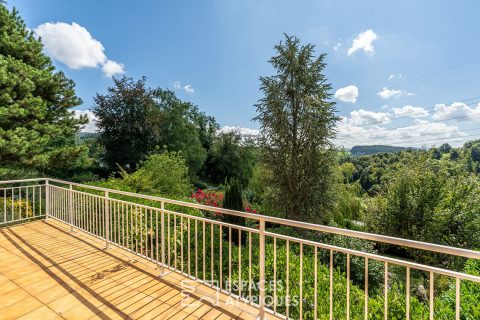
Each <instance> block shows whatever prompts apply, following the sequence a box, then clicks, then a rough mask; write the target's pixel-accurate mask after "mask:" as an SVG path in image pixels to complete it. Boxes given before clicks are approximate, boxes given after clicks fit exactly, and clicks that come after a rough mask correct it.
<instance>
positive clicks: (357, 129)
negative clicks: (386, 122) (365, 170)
mask: <svg viewBox="0 0 480 320" xmlns="http://www.w3.org/2000/svg"><path fill="white" fill-rule="evenodd" d="M337 132H338V134H337V138H336V139H335V144H337V145H339V146H343V147H345V148H350V147H353V146H355V145H374V144H382V145H396V146H405V147H419V146H423V145H432V144H441V143H443V142H450V143H451V144H452V145H459V144H461V143H463V141H459V137H462V136H465V135H466V134H465V133H464V132H462V131H460V129H459V128H458V127H457V126H454V125H448V124H445V123H440V122H428V121H421V120H415V122H414V123H413V124H412V125H410V126H405V127H402V128H396V129H387V128H385V127H383V126H378V125H377V126H371V127H369V128H366V127H364V126H361V125H357V124H355V123H354V121H352V119H351V118H348V117H341V121H339V123H338V125H337ZM429 139H430V140H429Z"/></svg>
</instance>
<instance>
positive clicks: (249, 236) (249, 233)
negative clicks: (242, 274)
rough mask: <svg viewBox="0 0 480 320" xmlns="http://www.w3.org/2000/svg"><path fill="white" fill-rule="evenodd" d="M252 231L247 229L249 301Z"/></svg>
mask: <svg viewBox="0 0 480 320" xmlns="http://www.w3.org/2000/svg"><path fill="white" fill-rule="evenodd" d="M252 284H253V280H252V232H251V231H248V297H249V300H250V302H251V301H253V297H252Z"/></svg>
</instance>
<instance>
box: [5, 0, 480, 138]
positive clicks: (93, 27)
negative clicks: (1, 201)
mask: <svg viewBox="0 0 480 320" xmlns="http://www.w3.org/2000/svg"><path fill="white" fill-rule="evenodd" d="M8 6H9V7H13V6H15V7H16V8H17V9H19V11H20V14H21V15H22V17H23V18H24V19H25V21H26V24H27V26H28V27H29V28H30V29H32V30H35V31H36V32H37V34H40V35H42V38H43V39H44V42H45V44H46V52H47V54H49V55H50V56H51V57H52V58H53V60H54V63H55V66H56V67H57V68H58V69H60V70H63V71H64V72H65V73H66V74H67V75H68V76H69V77H70V78H72V79H73V80H74V81H75V82H76V85H77V92H78V95H79V96H80V97H81V98H82V99H83V101H84V103H83V105H82V106H81V107H80V108H79V109H82V110H87V109H88V108H90V107H91V104H92V97H93V96H94V95H95V94H96V93H97V92H100V93H103V92H105V90H106V88H107V87H108V86H109V85H111V84H112V80H111V78H110V77H109V76H106V74H107V75H112V74H116V75H117V76H118V75H121V74H122V72H123V73H124V74H126V75H129V76H132V77H134V78H138V77H140V76H142V75H145V76H147V77H148V83H149V85H151V86H160V87H164V88H170V89H172V90H175V91H176V92H177V94H178V96H179V97H180V98H182V99H185V100H189V101H192V102H193V103H195V104H197V105H199V107H200V108H201V109H202V110H204V111H205V112H206V113H208V114H211V115H214V116H215V117H216V119H217V121H218V122H219V123H220V124H221V125H222V126H239V127H242V128H252V129H256V128H258V124H256V123H254V122H252V121H251V119H252V118H253V117H254V116H255V107H254V104H255V103H256V101H257V100H258V99H259V98H260V96H261V93H260V92H259V80H258V78H259V77H260V76H262V75H263V76H266V75H271V74H272V72H273V70H272V69H271V67H270V66H269V64H268V62H267V61H268V59H269V58H270V57H271V56H272V55H273V54H274V51H273V46H274V45H275V44H277V43H278V42H279V41H280V40H282V37H283V33H284V32H285V33H288V34H290V35H296V36H298V37H299V38H300V39H301V40H302V42H304V43H307V42H310V43H313V44H315V45H316V50H317V52H319V53H320V52H325V53H327V55H328V56H327V59H326V62H327V63H328V66H327V68H326V70H325V72H326V75H327V77H328V78H329V80H330V82H331V83H332V85H333V88H334V90H333V91H332V93H337V94H336V98H335V101H336V102H337V109H338V114H339V115H341V116H342V121H341V122H340V123H339V126H338V139H337V144H339V145H344V146H346V147H349V146H352V145H355V144H383V143H391V144H393V145H415V146H420V145H424V144H426V145H431V144H439V143H441V142H443V141H448V142H451V143H452V144H454V145H459V144H461V143H463V141H465V140H471V139H475V138H479V137H480V129H479V130H477V131H476V128H478V124H479V122H478V121H480V107H479V105H478V103H479V102H480V97H479V98H477V99H472V98H475V97H478V96H480V90H479V88H480V73H479V70H480V42H479V41H478V27H476V24H477V23H476V21H477V20H478V12H479V11H480V3H479V2H478V1H473V0H471V1H461V2H455V3H454V2H451V1H433V0H432V1H395V2H394V1H301V0H297V1H279V0H276V1H274V0H271V1H267V0H265V1H258V0H257V1H254V0H244V1H239V0H238V1H233V0H212V1H184V0H180V1H153V0H152V1H136V2H132V1H98V0H97V1H91V0H83V1H61V0H43V1H35V0H16V1H9V3H8ZM102 48H103V50H102ZM389 78H390V79H389ZM342 88H344V89H343V90H339V89H342ZM337 90H339V91H337ZM467 99H470V100H467ZM464 100H467V101H464ZM462 101H464V102H462ZM454 102H455V103H454ZM477 108H478V109H477ZM477 113H478V115H479V116H477ZM87 129H88V128H87Z"/></svg>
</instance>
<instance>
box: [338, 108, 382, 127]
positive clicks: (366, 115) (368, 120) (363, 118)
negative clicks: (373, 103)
mask: <svg viewBox="0 0 480 320" xmlns="http://www.w3.org/2000/svg"><path fill="white" fill-rule="evenodd" d="M347 120H348V122H349V123H350V124H352V125H354V126H360V125H369V124H372V123H381V124H387V123H389V122H390V116H389V115H388V113H385V112H374V111H368V110H364V109H359V110H355V111H352V112H350V118H347Z"/></svg>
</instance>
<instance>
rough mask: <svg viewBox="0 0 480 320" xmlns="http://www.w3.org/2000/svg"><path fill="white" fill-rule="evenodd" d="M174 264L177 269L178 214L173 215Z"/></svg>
mask: <svg viewBox="0 0 480 320" xmlns="http://www.w3.org/2000/svg"><path fill="white" fill-rule="evenodd" d="M173 265H174V268H175V269H177V216H176V215H175V214H174V215H173Z"/></svg>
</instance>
